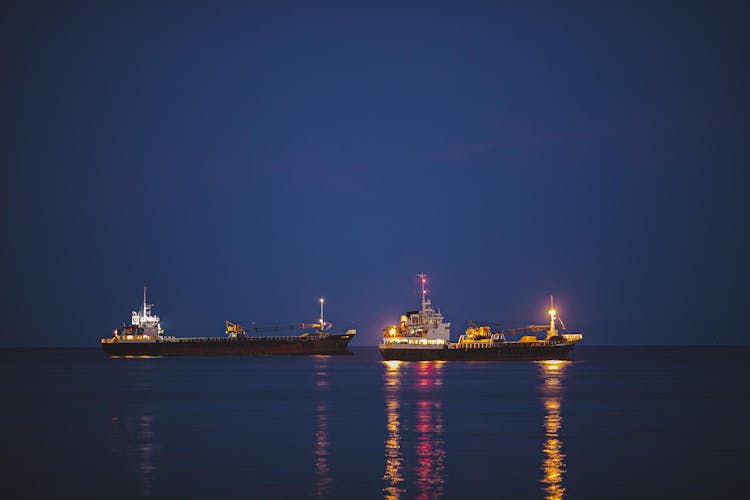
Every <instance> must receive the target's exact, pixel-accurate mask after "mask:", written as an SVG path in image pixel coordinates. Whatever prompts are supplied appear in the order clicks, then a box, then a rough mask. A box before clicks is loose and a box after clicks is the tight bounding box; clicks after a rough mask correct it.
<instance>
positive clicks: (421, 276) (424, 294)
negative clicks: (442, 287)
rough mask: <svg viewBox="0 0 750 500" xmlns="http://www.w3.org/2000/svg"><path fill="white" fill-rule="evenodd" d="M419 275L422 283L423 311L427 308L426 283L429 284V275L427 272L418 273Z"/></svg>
mask: <svg viewBox="0 0 750 500" xmlns="http://www.w3.org/2000/svg"><path fill="white" fill-rule="evenodd" d="M417 276H418V277H419V282H420V284H421V285H422V312H424V311H425V309H426V308H427V300H426V299H427V290H426V289H425V285H426V284H427V275H426V274H425V273H420V274H417Z"/></svg>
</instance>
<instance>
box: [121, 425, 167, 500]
mask: <svg viewBox="0 0 750 500" xmlns="http://www.w3.org/2000/svg"><path fill="white" fill-rule="evenodd" d="M111 423H112V436H113V442H112V455H113V457H114V461H115V463H113V464H112V465H113V467H115V468H117V469H118V470H119V469H122V468H123V467H124V469H125V471H129V472H130V473H132V474H134V475H135V476H137V478H138V484H139V486H140V489H139V495H140V496H150V495H151V494H152V493H153V483H154V476H155V473H156V464H155V460H154V452H155V448H156V447H155V445H154V430H153V417H152V416H151V415H148V414H144V415H140V416H137V417H127V418H125V419H122V418H119V417H112V419H111Z"/></svg>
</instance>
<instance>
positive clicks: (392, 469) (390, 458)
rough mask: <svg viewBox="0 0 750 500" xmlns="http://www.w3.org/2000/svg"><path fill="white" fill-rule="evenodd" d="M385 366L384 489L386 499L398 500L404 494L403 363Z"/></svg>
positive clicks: (390, 362)
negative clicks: (386, 432)
mask: <svg viewBox="0 0 750 500" xmlns="http://www.w3.org/2000/svg"><path fill="white" fill-rule="evenodd" d="M383 365H384V366H385V415H386V421H387V424H386V426H387V429H388V437H387V438H386V441H385V474H384V475H383V479H384V480H385V481H386V486H385V488H384V489H383V492H384V493H385V495H384V496H385V498H386V499H388V500H396V499H398V498H399V497H400V496H401V494H402V493H403V492H404V488H403V484H402V483H403V482H404V476H403V461H404V458H403V456H402V455H401V421H400V415H399V411H400V409H401V404H400V403H399V400H398V398H399V392H400V388H401V387H400V386H401V366H402V362H401V361H384V362H383Z"/></svg>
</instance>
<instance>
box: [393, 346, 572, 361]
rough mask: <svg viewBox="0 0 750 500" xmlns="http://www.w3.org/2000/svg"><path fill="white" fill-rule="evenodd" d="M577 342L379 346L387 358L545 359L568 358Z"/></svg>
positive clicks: (407, 359)
mask: <svg viewBox="0 0 750 500" xmlns="http://www.w3.org/2000/svg"><path fill="white" fill-rule="evenodd" d="M573 346H574V344H568V343H566V344H557V345H546V346H533V345H524V344H522V343H508V344H504V345H502V346H498V347H487V348H481V349H464V348H454V349H448V348H447V347H446V348H444V349H408V348H404V349H399V348H388V349H383V348H381V349H380V354H381V355H382V356H383V359H385V360H394V361H543V360H547V359H568V355H569V354H570V351H571V350H572V349H573Z"/></svg>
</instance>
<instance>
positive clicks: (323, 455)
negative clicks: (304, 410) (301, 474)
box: [314, 356, 333, 498]
mask: <svg viewBox="0 0 750 500" xmlns="http://www.w3.org/2000/svg"><path fill="white" fill-rule="evenodd" d="M329 360H330V357H329V356H316V357H315V393H316V395H317V399H318V405H317V407H316V409H315V416H316V420H315V451H314V456H315V473H316V474H317V478H318V480H317V483H316V485H315V495H316V496H317V497H318V498H325V497H327V496H328V495H329V494H330V491H331V483H332V482H333V477H332V476H331V466H330V465H329V463H328V455H329V453H330V452H329V445H330V443H329V439H328V402H327V399H328V394H327V392H328V386H329V382H328V375H329V367H328V363H329Z"/></svg>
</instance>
